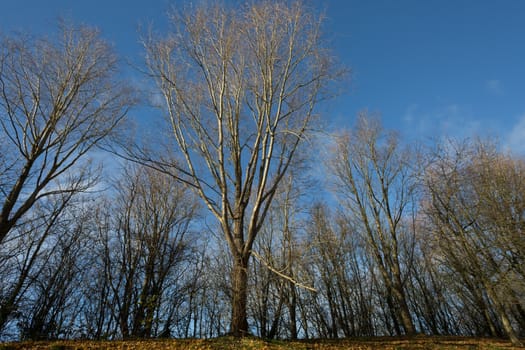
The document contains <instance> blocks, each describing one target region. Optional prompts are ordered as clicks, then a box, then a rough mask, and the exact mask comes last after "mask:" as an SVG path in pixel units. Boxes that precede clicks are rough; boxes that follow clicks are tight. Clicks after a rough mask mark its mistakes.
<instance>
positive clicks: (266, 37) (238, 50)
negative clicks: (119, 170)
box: [139, 1, 339, 336]
mask: <svg viewBox="0 0 525 350" xmlns="http://www.w3.org/2000/svg"><path fill="white" fill-rule="evenodd" d="M171 20H172V24H173V31H172V32H171V33H170V34H168V35H166V36H165V37H164V38H162V39H157V38H151V39H149V40H147V42H146V44H145V47H146V52H147V56H146V59H147V65H148V68H149V71H150V73H151V75H152V77H154V79H155V81H156V83H157V86H158V88H159V91H160V93H161V95H162V97H163V98H164V101H165V110H166V111H167V116H168V121H169V123H170V126H171V129H172V137H173V140H174V141H175V142H174V143H175V144H176V145H177V146H178V147H177V151H178V152H179V154H180V157H181V158H182V160H181V161H179V162H174V161H172V160H171V159H170V158H168V157H162V156H161V155H158V156H157V157H153V156H144V155H142V156H140V157H139V158H140V160H141V161H143V162H147V163H148V164H149V165H150V166H154V167H157V168H159V169H161V170H163V171H165V172H168V173H171V174H173V175H174V176H176V177H177V178H178V179H179V180H181V181H183V182H186V183H188V184H190V185H191V186H192V187H193V188H194V190H195V191H196V192H197V193H198V194H199V196H200V197H201V199H202V200H203V201H204V203H205V205H206V207H207V208H208V209H209V210H210V212H211V213H213V215H214V216H215V217H216V218H217V220H218V221H219V222H220V225H221V228H222V231H223V233H224V239H225V240H226V241H227V243H228V246H229V250H230V253H231V255H232V257H233V271H232V278H231V281H232V317H231V333H232V334H233V335H235V336H242V335H246V334H247V333H248V331H249V328H248V321H247V285H248V263H249V260H250V256H251V251H252V246H253V243H254V240H255V237H256V236H257V234H258V232H259V231H260V229H261V226H262V225H263V223H264V219H265V217H266V215H267V213H268V210H269V208H270V205H271V203H272V199H273V197H274V195H275V192H276V189H277V187H278V186H279V183H280V182H281V180H282V178H283V176H284V175H285V174H286V172H287V170H288V169H289V168H290V165H291V164H292V162H293V160H294V155H295V154H296V152H297V149H298V147H299V145H300V144H301V142H302V141H304V139H305V137H306V134H307V132H308V129H309V126H310V124H311V122H312V119H313V118H314V115H315V114H314V108H315V107H316V105H317V104H318V102H319V100H320V99H322V98H323V97H325V96H326V95H325V92H326V90H325V88H326V87H327V86H328V83H329V81H330V80H331V79H332V78H334V77H336V76H337V75H338V74H339V72H338V71H336V69H335V68H334V67H335V65H334V64H333V60H332V57H331V56H330V55H329V52H328V50H327V49H326V48H325V42H324V41H323V40H322V37H321V32H320V24H321V20H320V18H319V16H318V15H317V14H316V13H314V12H313V11H311V10H310V9H309V8H307V7H306V6H304V5H303V4H302V3H301V2H291V3H289V4H285V3H280V2H272V1H263V2H257V3H249V4H246V5H243V6H240V7H237V8H233V7H231V6H227V5H225V4H222V3H221V4H216V5H210V6H206V5H204V6H198V7H196V8H189V9H188V11H183V12H181V13H174V14H173V15H172V17H171Z"/></svg>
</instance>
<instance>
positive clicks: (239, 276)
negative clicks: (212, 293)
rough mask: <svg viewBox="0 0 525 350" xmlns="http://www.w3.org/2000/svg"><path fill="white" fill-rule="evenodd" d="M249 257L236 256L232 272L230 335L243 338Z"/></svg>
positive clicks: (246, 328)
mask: <svg viewBox="0 0 525 350" xmlns="http://www.w3.org/2000/svg"><path fill="white" fill-rule="evenodd" d="M249 258H250V256H249V255H247V256H236V257H234V262H233V271H232V319H231V326H230V333H231V335H233V336H234V337H244V336H247V335H248V334H249V332H248V317H247V312H246V311H247V302H248V261H249Z"/></svg>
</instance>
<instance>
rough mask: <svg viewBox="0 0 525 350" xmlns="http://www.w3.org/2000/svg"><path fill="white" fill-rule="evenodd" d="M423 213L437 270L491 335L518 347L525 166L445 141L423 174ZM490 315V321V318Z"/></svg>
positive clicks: (483, 146) (480, 145) (490, 148)
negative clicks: (449, 275)
mask: <svg viewBox="0 0 525 350" xmlns="http://www.w3.org/2000/svg"><path fill="white" fill-rule="evenodd" d="M425 178H426V187H427V190H428V198H427V201H426V204H427V206H426V207H425V209H426V211H427V213H428V215H429V220H430V222H431V228H432V232H433V233H434V235H435V236H436V238H437V239H436V244H435V246H436V251H439V253H440V254H441V256H442V257H443V258H442V260H443V266H446V267H447V268H448V269H450V270H451V271H453V273H454V275H455V276H456V278H455V280H454V281H455V282H456V283H459V284H460V285H461V286H462V288H461V289H462V290H463V291H464V292H463V294H464V295H470V296H467V297H466V299H467V300H468V299H470V300H473V301H474V305H473V306H474V308H475V309H477V310H478V311H479V314H478V315H479V316H478V317H479V318H480V319H484V320H485V322H484V323H485V324H487V326H488V328H489V330H490V334H491V335H493V336H496V335H501V332H500V331H499V329H501V328H502V329H503V332H504V333H505V334H506V335H507V336H508V337H509V338H510V339H511V340H512V342H513V343H515V344H519V343H520V341H519V338H518V334H519V333H518V331H517V329H519V328H520V327H523V322H522V320H523V316H524V315H525V313H524V312H523V311H524V305H523V298H522V296H523V292H524V290H525V282H524V281H525V279H524V273H523V272H524V270H523V261H524V260H523V247H524V242H525V241H524V239H523V227H524V218H523V214H524V212H525V200H524V198H523V190H524V188H525V164H524V162H523V160H521V159H513V158H512V157H509V156H507V155H504V154H501V153H500V152H498V151H497V149H496V148H495V146H494V145H491V144H487V143H484V142H474V143H471V142H459V143H458V142H454V141H452V142H448V143H446V144H444V145H440V147H438V150H437V151H436V152H435V153H434V157H433V158H432V162H431V165H430V166H429V167H428V169H427V173H426V177H425ZM494 316H495V317H494Z"/></svg>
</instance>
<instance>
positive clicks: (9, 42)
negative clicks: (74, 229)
mask: <svg viewBox="0 0 525 350" xmlns="http://www.w3.org/2000/svg"><path fill="white" fill-rule="evenodd" d="M116 68H117V59H116V57H115V55H114V54H113V53H112V50H111V47H110V46H109V45H108V44H107V43H106V42H105V41H103V40H102V39H101V38H100V37H99V35H98V33H97V31H95V30H93V29H90V28H85V27H74V26H70V25H67V24H65V23H61V25H60V31H59V34H58V35H57V37H56V38H49V39H48V38H41V39H35V38H31V37H28V36H14V37H3V38H0V139H1V140H2V141H0V147H1V149H0V154H2V156H0V166H1V167H2V168H1V169H0V244H1V243H2V242H4V241H5V239H6V236H7V235H8V234H9V232H10V231H11V230H12V229H13V228H14V227H16V226H17V224H19V223H20V220H21V219H22V218H23V216H24V215H25V214H26V213H27V212H28V211H29V210H30V209H31V207H33V205H34V204H35V203H36V202H38V201H39V200H41V199H43V198H45V197H48V196H51V195H56V194H60V193H77V192H82V191H84V190H86V189H87V188H89V187H90V186H91V185H93V183H94V180H95V178H94V174H93V171H92V167H90V165H89V162H86V161H84V160H86V157H85V156H86V153H88V152H89V151H90V150H91V149H92V148H93V147H94V146H95V145H96V144H97V143H99V142H100V141H101V140H102V139H104V138H105V137H106V136H107V135H108V134H109V133H111V132H112V130H114V129H115V127H116V126H117V124H118V123H119V121H120V120H121V119H122V118H123V117H124V115H125V113H126V110H127V106H128V103H129V102H130V99H129V94H128V93H127V92H126V90H127V89H125V88H124V87H123V86H122V85H121V84H120V83H119V82H118V81H117V79H116ZM56 197H57V196H56ZM56 197H55V198H56Z"/></svg>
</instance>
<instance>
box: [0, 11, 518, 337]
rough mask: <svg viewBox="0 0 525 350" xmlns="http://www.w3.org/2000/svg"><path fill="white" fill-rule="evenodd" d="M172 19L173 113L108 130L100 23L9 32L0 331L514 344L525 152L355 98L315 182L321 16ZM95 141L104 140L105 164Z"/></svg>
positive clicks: (120, 92) (110, 112)
mask: <svg viewBox="0 0 525 350" xmlns="http://www.w3.org/2000/svg"><path fill="white" fill-rule="evenodd" d="M173 23H174V28H173V31H172V33H171V34H170V35H168V36H165V37H162V36H159V35H153V34H151V35H150V36H148V38H147V39H146V40H144V42H145V49H146V66H147V70H148V72H149V75H150V76H151V78H152V81H153V82H154V83H155V84H156V87H157V91H158V92H157V93H156V94H155V100H159V99H158V98H157V97H159V96H162V97H163V100H164V102H163V106H162V110H163V111H164V112H165V117H166V118H165V120H166V122H167V125H168V126H169V128H168V130H170V132H168V133H167V134H168V135H164V134H163V133H162V132H157V134H156V137H155V140H153V141H155V142H153V141H148V143H144V142H142V143H141V142H133V141H130V139H129V138H130V136H129V135H128V136H127V139H126V137H124V138H123V137H122V136H123V134H122V132H123V131H124V130H126V129H127V128H128V124H127V121H126V118H125V117H126V114H127V111H128V109H129V108H130V106H132V105H133V104H134V103H136V96H135V95H136V94H135V93H134V92H133V91H130V90H129V88H128V87H127V85H126V84H124V83H123V82H122V81H121V80H120V79H119V75H118V70H117V68H118V61H117V60H116V58H115V56H114V54H113V53H112V51H111V48H110V46H108V45H107V43H105V41H104V40H102V39H101V38H100V37H99V36H98V34H97V32H96V31H94V30H92V29H89V28H83V27H82V28H79V27H74V26H68V25H62V26H61V31H60V35H59V37H58V38H56V39H33V38H30V37H20V36H16V37H4V38H3V39H2V42H1V54H0V113H1V114H0V135H1V138H0V207H1V212H0V281H1V284H0V334H1V335H2V337H5V338H7V337H11V338H13V337H18V338H25V339H49V338H80V337H82V338H92V339H105V338H140V337H170V336H171V337H213V336H218V335H222V334H226V333H231V334H233V335H236V336H242V335H246V334H249V333H252V334H256V335H258V336H261V337H265V338H299V337H302V338H313V337H322V338H337V337H343V336H344V337H351V336H376V335H413V334H416V333H427V334H461V335H483V336H507V337H509V338H510V339H511V340H512V341H513V342H515V343H518V342H519V338H520V337H523V336H524V335H525V321H524V320H525V255H524V254H525V235H524V232H523V230H524V229H525V161H524V160H523V159H521V158H518V157H515V156H511V155H508V154H505V153H503V152H501V151H499V150H498V148H497V147H496V146H495V145H492V144H490V143H488V142H482V141H447V142H442V143H439V144H437V145H433V146H429V147H426V148H422V149H421V150H419V149H418V148H417V147H416V146H415V145H405V144H404V143H403V142H402V140H401V139H400V138H399V137H398V136H397V135H396V134H395V133H393V132H389V131H385V130H384V129H383V128H382V127H381V125H380V123H379V122H378V120H377V119H375V118H373V117H370V116H368V115H366V113H363V114H362V115H359V116H358V118H357V122H356V124H355V126H354V127H353V128H352V129H351V130H350V131H348V132H345V133H338V134H334V135H332V136H331V140H332V142H329V143H327V144H329V145H330V146H327V147H330V149H328V150H327V151H328V152H327V154H328V156H327V157H326V158H327V161H326V164H324V165H323V171H324V172H325V173H326V174H327V175H326V176H325V178H326V180H327V181H326V183H321V182H319V181H313V180H312V179H306V177H308V174H311V172H309V171H308V169H307V168H308V164H309V157H308V156H309V154H308V153H309V152H308V150H307V148H308V147H309V144H308V143H307V142H305V140H307V135H308V134H309V133H310V131H311V129H312V127H313V125H314V124H313V123H314V121H315V117H316V113H315V111H316V109H315V107H316V105H317V104H318V102H319V101H320V100H322V99H324V98H325V97H327V96H328V95H329V89H328V88H329V87H330V84H331V82H332V81H333V80H334V79H336V78H338V77H340V76H341V74H342V73H344V72H343V70H341V69H339V68H338V67H337V64H336V62H334V60H333V59H332V57H331V55H330V52H329V51H328V50H327V49H326V47H325V46H324V45H323V44H324V41H323V39H322V36H321V31H320V24H321V22H320V21H319V20H318V16H317V15H316V14H315V12H312V11H310V10H309V9H308V8H306V7H305V6H303V5H302V4H301V3H292V4H289V5H284V4H279V3H274V2H260V3H257V4H252V5H247V6H246V7H243V8H241V9H232V8H228V7H226V6H222V7H218V6H204V7H197V8H195V9H191V10H190V11H186V12H181V13H178V14H175V15H173ZM165 130H166V129H165ZM163 131H164V130H163ZM163 136H166V137H163ZM123 139H126V142H122V141H119V140H123ZM157 141H158V143H157ZM99 146H103V148H105V149H108V148H109V149H112V150H113V152H114V153H117V154H118V155H119V159H120V163H119V164H121V167H120V168H119V169H118V170H117V169H115V170H113V172H112V176H111V179H110V180H108V179H107V178H105V177H103V176H101V174H102V171H101V169H100V168H99V167H98V165H97V164H96V162H95V161H94V159H96V156H97V155H98V156H99V157H100V152H101V151H100V147H99ZM94 151H96V152H94ZM124 159H125V160H124ZM316 166H320V165H319V164H316ZM322 188H326V189H327V190H326V191H321V190H320V189H322ZM313 189H314V190H315V191H313ZM314 192H315V193H314ZM324 192H326V193H324ZM330 194H332V195H333V197H332V196H331V195H330Z"/></svg>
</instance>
